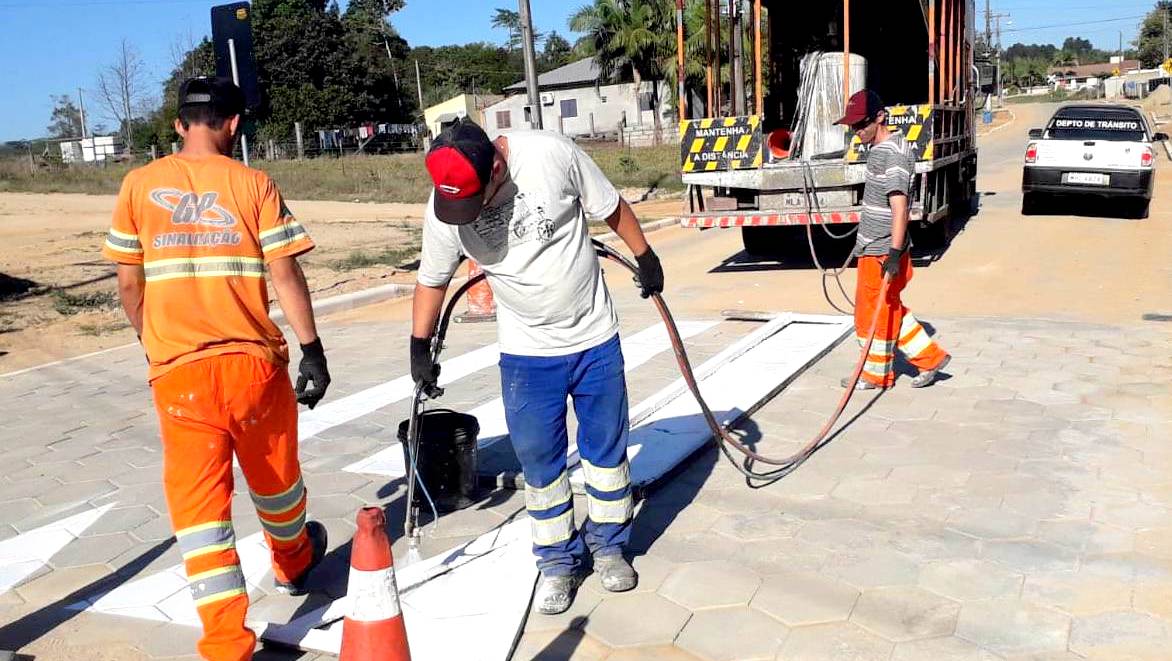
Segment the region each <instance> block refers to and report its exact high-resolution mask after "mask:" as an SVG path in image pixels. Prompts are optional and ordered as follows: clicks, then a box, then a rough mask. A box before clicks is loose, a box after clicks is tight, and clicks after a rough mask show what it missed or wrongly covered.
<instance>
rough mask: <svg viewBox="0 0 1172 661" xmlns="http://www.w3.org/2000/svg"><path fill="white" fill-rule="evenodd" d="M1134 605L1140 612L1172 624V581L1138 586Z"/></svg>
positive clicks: (1133, 598)
mask: <svg viewBox="0 0 1172 661" xmlns="http://www.w3.org/2000/svg"><path fill="white" fill-rule="evenodd" d="M1132 604H1134V606H1135V609H1136V610H1138V611H1143V612H1145V613H1150V614H1152V615H1155V616H1156V617H1161V618H1163V619H1165V620H1168V621H1170V622H1172V581H1158V582H1153V583H1140V584H1138V585H1136V586H1135V594H1134V596H1133V597H1132Z"/></svg>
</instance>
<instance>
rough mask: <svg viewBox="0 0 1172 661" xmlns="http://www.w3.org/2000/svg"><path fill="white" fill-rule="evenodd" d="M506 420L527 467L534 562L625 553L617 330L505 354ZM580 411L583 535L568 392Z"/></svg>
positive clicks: (553, 565)
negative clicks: (567, 347)
mask: <svg viewBox="0 0 1172 661" xmlns="http://www.w3.org/2000/svg"><path fill="white" fill-rule="evenodd" d="M500 367H501V390H502V392H503V393H504V404H505V422H506V424H507V425H508V427H509V436H510V438H511V439H512V442H513V449H514V450H515V451H516V452H517V458H518V459H520V461H521V468H522V470H523V471H524V472H525V507H526V509H527V510H528V512H529V516H530V519H531V520H532V528H533V552H534V553H535V554H536V555H537V557H538V560H537V567H538V569H540V570H541V571H542V573H544V574H546V575H549V576H557V575H564V574H569V573H572V572H574V571H579V570H582V569H583V568H584V566H585V565H586V562H587V558H586V555H587V548H589V550H590V552H591V553H594V554H596V555H605V554H611V553H621V552H622V550H623V547H625V546H626V544H627V541H628V540H629V539H630V536H631V511H632V506H633V505H632V504H633V501H632V497H631V469H630V465H629V464H628V463H627V434H628V432H629V430H630V420H629V418H628V412H627V381H626V377H625V376H624V374H623V354H622V350H621V348H620V345H619V337H618V335H615V336H614V337H613V338H611V339H610V340H608V341H606V342H604V343H602V344H600V345H598V346H596V347H593V348H591V349H587V350H586V351H581V352H578V353H573V354H569V355H566V356H516V355H511V354H501V363H500ZM567 398H570V399H572V400H573V402H574V414H575V416H576V417H577V419H578V454H579V456H580V457H581V459H582V469H583V472H584V473H585V476H586V496H587V512H588V514H587V521H586V532H585V536H584V537H585V539H583V536H582V535H580V534H579V533H578V530H577V527H576V526H575V525H574V501H573V495H572V494H571V492H570V480H569V475H568V473H567V471H566V453H567V450H568V443H569V439H568V436H567V433H566V413H567V408H566V399H567Z"/></svg>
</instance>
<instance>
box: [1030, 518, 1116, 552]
mask: <svg viewBox="0 0 1172 661" xmlns="http://www.w3.org/2000/svg"><path fill="white" fill-rule="evenodd" d="M1037 538H1038V539H1040V540H1042V541H1044V542H1050V543H1052V544H1057V545H1059V546H1065V547H1066V548H1068V549H1071V550H1073V551H1085V552H1087V553H1125V552H1127V551H1132V550H1134V548H1135V544H1134V543H1133V536H1132V533H1131V532H1130V531H1127V530H1123V529H1122V528H1115V527H1114V526H1108V525H1104V524H1100V523H1093V522H1091V521H1080V520H1077V519H1075V520H1071V519H1058V520H1054V521H1039V522H1038V531H1037Z"/></svg>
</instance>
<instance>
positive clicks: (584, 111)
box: [484, 58, 673, 137]
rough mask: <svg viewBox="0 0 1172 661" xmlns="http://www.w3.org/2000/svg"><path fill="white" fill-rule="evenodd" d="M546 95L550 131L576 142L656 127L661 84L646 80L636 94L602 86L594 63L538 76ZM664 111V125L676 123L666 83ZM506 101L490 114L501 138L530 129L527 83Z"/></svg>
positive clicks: (487, 119)
mask: <svg viewBox="0 0 1172 661" xmlns="http://www.w3.org/2000/svg"><path fill="white" fill-rule="evenodd" d="M537 84H538V88H539V90H540V95H541V114H542V121H543V123H544V125H545V128H546V129H549V130H552V131H560V132H561V133H563V134H564V135H568V136H571V137H578V136H590V135H616V134H618V132H619V130H620V128H628V129H629V128H632V127H636V126H645V127H647V128H648V129H650V128H651V127H652V126H653V125H654V123H655V115H654V114H653V112H652V110H651V90H652V89H653V88H652V85H653V84H655V83H652V82H649V81H644V82H643V84H642V88H641V89H640V90H639V92H638V93H636V90H635V85H634V84H633V83H631V82H621V80H620V81H615V82H610V83H606V84H600V82H599V80H598V66H597V64H596V63H595V61H594V58H585V59H582V60H578V61H577V62H571V63H570V64H567V65H565V66H564V67H559V68H557V69H554V70H552V71H547V72H546V73H543V74H541V75H540V76H538V77H537ZM658 85H659V106H660V114H661V117H662V122H663V124H670V123H671V122H672V121H673V118H672V116H670V111H669V109H668V104H669V101H670V100H669V99H668V96H667V95H668V94H670V90H669V89H668V87H667V84H666V83H664V82H662V81H660V82H659V83H658ZM505 94H507V95H509V96H507V97H506V98H505V99H504V100H503V101H500V102H498V103H495V104H493V105H491V106H489V107H487V108H485V109H484V130H485V131H487V132H488V133H489V135H492V136H495V135H497V134H499V133H501V132H502V131H507V130H509V129H516V128H528V127H529V121H530V120H529V117H530V112H531V111H530V109H529V100H528V95H527V94H526V89H525V81H521V82H518V83H515V84H513V85H509V86H508V87H506V88H505Z"/></svg>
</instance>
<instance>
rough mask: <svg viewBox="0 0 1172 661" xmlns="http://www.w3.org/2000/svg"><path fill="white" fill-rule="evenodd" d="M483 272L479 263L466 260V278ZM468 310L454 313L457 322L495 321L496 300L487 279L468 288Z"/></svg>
mask: <svg viewBox="0 0 1172 661" xmlns="http://www.w3.org/2000/svg"><path fill="white" fill-rule="evenodd" d="M481 273H483V270H482V269H481V268H480V264H477V263H476V262H474V261H472V260H468V278H469V279H471V278H475V277H476V276H478V275H480V274H481ZM467 296H468V311H467V312H464V313H461V314H459V315H456V317H455V322H456V323H458V324H471V323H476V322H480V321H496V301H494V300H493V298H492V288H491V287H489V286H488V281H487V280H483V281H481V282H480V283H479V284H476V285H474V286H473V287H472V288H471V289H469V290H468V294H467Z"/></svg>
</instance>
